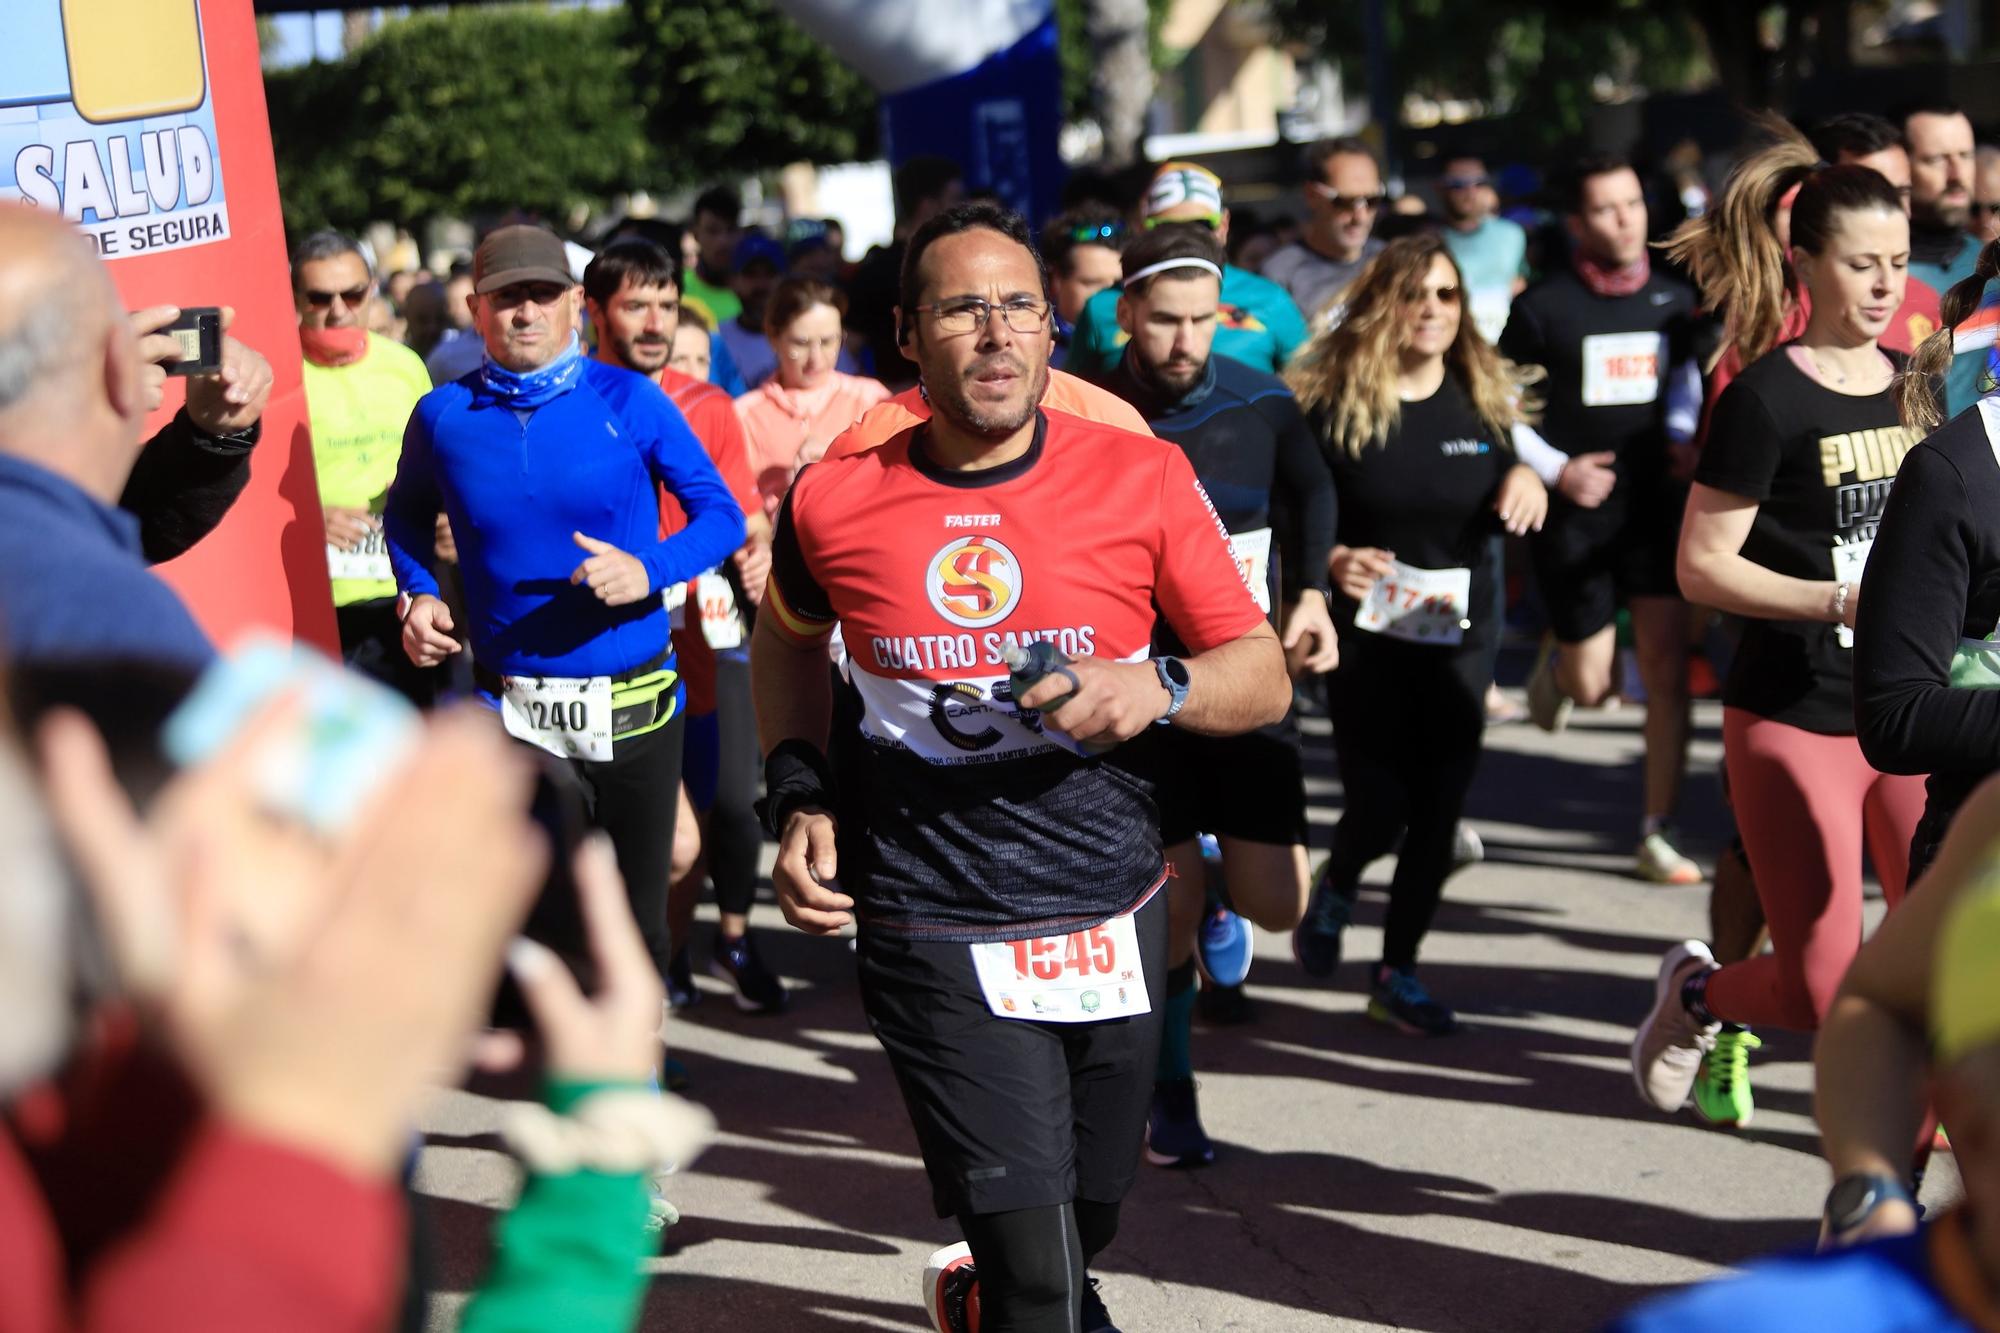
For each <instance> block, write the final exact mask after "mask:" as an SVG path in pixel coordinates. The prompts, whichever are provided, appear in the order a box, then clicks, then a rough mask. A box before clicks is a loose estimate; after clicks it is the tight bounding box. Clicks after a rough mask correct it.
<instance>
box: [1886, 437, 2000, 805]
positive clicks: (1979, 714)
mask: <svg viewBox="0 0 2000 1333" xmlns="http://www.w3.org/2000/svg"><path fill="white" fill-rule="evenodd" d="M1977 546H1978V533H1977V530H1976V526H1975V515H1974V514H1973V511H1972V505H1971V502H1970V500H1969V498H1968V496H1967V493H1966V485H1965V480H1964V478H1962V477H1961V476H1960V475H1959V472H1958V469H1957V468H1955V467H1954V466H1953V465H1952V463H1951V460H1950V459H1948V458H1946V457H1945V456H1944V455H1943V454H1941V453H1939V452H1938V451H1937V450H1935V449H1933V448H1930V447H1927V446H1923V445H1919V446H1918V447H1917V448H1915V449H1912V450H1911V451H1910V453H1909V456H1908V457H1906V458H1905V459H1904V460H1903V466H1902V468H1901V470H1900V471H1899V472H1898V473H1897V474H1896V484H1895V487H1894V489H1893V490H1891V491H1890V493H1889V502H1888V505H1887V506H1886V507H1885V508H1884V510H1883V512H1882V522H1881V525H1880V527H1879V528H1878V529H1877V531H1876V534H1875V545H1874V547H1873V549H1871V550H1870V551H1869V554H1868V568H1867V571H1866V573H1865V574H1864V575H1863V577H1862V583H1861V605H1860V607H1859V608H1857V614H1856V619H1855V626H1854V704H1855V722H1856V730H1857V731H1858V733H1859V735H1860V740H1861V752H1862V753H1863V754H1864V755H1866V756H1867V758H1868V762H1869V763H1871V764H1873V765H1874V766H1875V767H1876V768H1878V769H1880V770H1881V771H1883V772H1884V773H1931V772H1941V771H1952V770H1966V769H1974V770H1981V771H1983V770H1987V769H1992V768H1996V767H2000V690H1979V689H1954V688H1952V686H1951V683H1950V682H1951V659H1952V653H1953V651H1954V650H1955V649H1956V648H1957V646H1958V641H1959V639H1960V637H1961V636H1963V634H1964V633H1965V616H1966V601H1967V598H1968V595H1969V590H1970V588H1971V586H1972V572H1973V569H1974V567H1975V564H1976V563H1977V557H1976V551H1977Z"/></svg>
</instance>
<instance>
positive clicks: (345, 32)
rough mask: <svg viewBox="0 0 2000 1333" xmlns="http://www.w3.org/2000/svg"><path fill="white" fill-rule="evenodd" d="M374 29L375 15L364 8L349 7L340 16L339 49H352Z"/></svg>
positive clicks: (363, 40) (365, 39)
mask: <svg viewBox="0 0 2000 1333" xmlns="http://www.w3.org/2000/svg"><path fill="white" fill-rule="evenodd" d="M373 31H375V16H374V15H373V14H371V13H369V12H368V11H367V10H365V9H351V10H349V11H348V12H347V13H345V14H342V15H341V16H340V49H341V50H342V51H352V50H354V49H355V48H356V47H358V46H360V45H361V44H362V43H363V42H365V41H367V40H368V34H369V33H371V32H373Z"/></svg>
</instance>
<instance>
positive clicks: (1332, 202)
mask: <svg viewBox="0 0 2000 1333" xmlns="http://www.w3.org/2000/svg"><path fill="white" fill-rule="evenodd" d="M1312 187H1313V192H1314V193H1316V194H1317V195H1319V197H1320V198H1322V199H1324V200H1326V202H1327V204H1328V205H1329V206H1331V207H1332V208H1334V209H1335V210H1336V211H1338V212H1342V213H1353V212H1358V211H1359V210H1361V209H1363V208H1366V209H1370V210H1373V211H1378V212H1379V211H1380V210H1381V208H1382V206H1383V205H1384V204H1386V203H1388V202H1389V192H1388V191H1387V190H1377V191H1376V192H1375V193H1373V194H1342V193H1340V191H1338V190H1336V189H1334V188H1333V187H1332V186H1331V185H1322V184H1320V183H1319V182H1318V181H1314V182H1313V183H1312Z"/></svg>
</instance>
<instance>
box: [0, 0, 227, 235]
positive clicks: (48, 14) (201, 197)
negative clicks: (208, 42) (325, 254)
mask: <svg viewBox="0 0 2000 1333" xmlns="http://www.w3.org/2000/svg"><path fill="white" fill-rule="evenodd" d="M7 10H8V13H7V33H6V40H5V41H4V42H0V199H6V200H12V201H17V202H21V203H27V204H32V205H34V206H35V207H38V208H45V209H48V210H49V211H51V212H56V213H61V214H62V215H63V216H64V217H65V218H67V219H69V220H70V221H71V222H73V223H75V224H76V225H77V227H78V228H79V229H80V230H81V231H82V232H83V233H84V235H86V236H87V237H89V238H90V240H91V243H92V244H93V245H95V246H96V247H97V251H98V253H99V254H100V255H102V256H104V257H105V258H106V259H118V258H123V257H125V256H128V255H138V254H157V253H160V252H162V251H167V250H182V249H186V248H187V247H189V246H195V245H206V244H208V243H210V242H213V241H220V240H223V239H226V238H227V237H228V235H229V207H228V202H227V200H226V199H225V197H224V194H223V188H222V171H221V167H220V160H219V158H218V155H217V151H216V133H215V106H214V101H213V99H212V97H211V95H210V87H209V77H208V67H207V61H206V58H205V56H204V54H203V50H202V41H201V16H200V12H199V9H198V7H197V0H7Z"/></svg>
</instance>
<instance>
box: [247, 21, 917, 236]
mask: <svg viewBox="0 0 2000 1333" xmlns="http://www.w3.org/2000/svg"><path fill="white" fill-rule="evenodd" d="M265 91H266V94H267V97H268V99H269V103H270V111H271V137H272V141H273V145H274V147H275V149H276V152H277V159H278V180H279V185H280V187H281V192H282V195H283V199H284V208H285V221H286V225H287V226H288V227H290V228H292V229H293V230H294V231H297V230H299V229H302V228H305V229H309V228H312V227H320V226H328V225H335V226H342V227H348V228H359V227H361V226H363V225H364V224H366V223H368V222H371V221H375V220H379V219H389V220H393V221H396V222H400V223H403V224H405V225H412V226H414V225H419V224H421V223H422V222H424V221H425V220H427V219H430V218H433V217H439V216H457V217H479V216H492V215H496V214H502V213H507V212H511V211H514V210H517V209H519V210H525V211H527V212H530V213H535V214H539V215H541V216H544V217H547V218H549V219H551V220H554V221H560V220H562V219H563V218H565V217H566V216H567V215H568V214H569V213H570V212H571V211H572V210H573V209H575V208H577V207H578V206H588V207H596V206H601V205H602V204H603V203H605V201H607V200H608V199H610V198H611V197H612V196H613V195H616V194H618V193H621V192H623V191H627V190H631V189H636V188H641V187H644V188H649V189H654V190H659V189H672V188H675V187H680V186H688V185H695V184H700V183H704V182H707V181H710V180H715V179H721V178H735V177H740V176H742V175H745V174H747V173H750V172H756V171H761V170H771V169H775V168H777V167H780V166H783V165H784V164H786V163H788V162H796V161H800V160H806V161H819V162H841V161H853V160H855V159H857V158H865V157H868V156H872V155H873V153H874V152H875V140H876V137H877V130H876V124H877V117H876V99H875V94H874V92H873V91H872V90H870V89H869V88H868V86H867V85H866V84H865V83H864V82H863V81H862V79H861V77H860V76H859V75H858V74H856V73H854V72H853V71H852V70H850V69H848V68H847V67H846V66H844V65H842V64H840V62H839V61H837V60H836V59H834V57H833V56H832V55H831V54H830V53H829V52H827V51H826V49H825V48H824V47H822V46H820V45H819V44H818V43H817V42H815V41H814V40H813V39H812V38H810V37H808V36H807V35H806V34H805V33H804V32H803V31H801V30H800V29H799V28H798V26H797V25H796V24H794V23H792V21H791V20H790V19H788V18H785V17H784V16H783V15H781V14H779V13H777V11H776V10H774V9H773V8H772V7H771V6H770V4H769V3H768V0H630V4H629V5H628V6H627V8H626V9H624V10H612V11H604V10H590V9H584V10H562V11H551V10H548V9H544V8H541V7H512V6H488V7H480V8H461V9H453V10H449V11H446V12H443V13H427V14H420V15H417V16H414V17H411V18H407V19H396V20H391V21H390V22H387V23H385V24H384V25H383V26H382V28H381V29H380V30H379V31H378V32H376V33H375V34H374V35H373V36H371V37H370V38H368V40H367V41H366V42H364V43H362V44H361V45H360V46H359V47H358V48H356V49H355V50H353V51H351V52H349V53H348V54H347V55H345V56H343V57H342V58H341V59H339V60H335V61H326V62H319V61H316V62H313V63H311V64H306V65H300V66H296V67H294V68H291V69H282V70H272V71H268V72H267V73H266V75H265Z"/></svg>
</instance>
